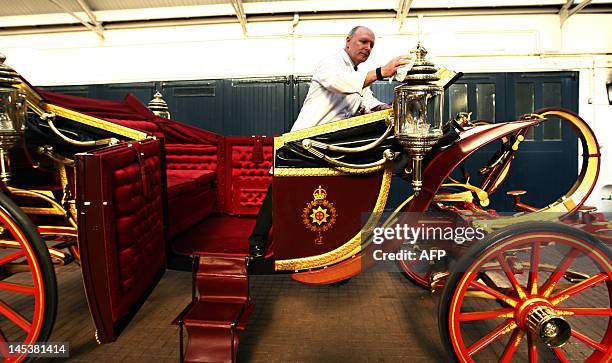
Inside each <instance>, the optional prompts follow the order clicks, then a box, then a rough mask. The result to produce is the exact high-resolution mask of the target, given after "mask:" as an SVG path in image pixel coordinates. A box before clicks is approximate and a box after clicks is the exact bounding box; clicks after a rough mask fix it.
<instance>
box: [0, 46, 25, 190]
mask: <svg viewBox="0 0 612 363" xmlns="http://www.w3.org/2000/svg"><path fill="white" fill-rule="evenodd" d="M5 60H6V57H5V56H4V55H2V54H0V180H1V181H2V182H3V183H5V184H6V183H8V182H9V181H10V180H11V171H10V158H9V152H10V150H11V149H12V148H13V147H14V146H15V145H16V144H17V143H18V142H19V141H20V140H21V137H22V136H23V133H24V132H25V121H26V97H25V93H24V92H23V91H22V90H21V89H20V88H18V85H19V84H20V83H21V80H20V79H19V74H17V72H15V70H14V69H13V68H11V67H9V66H7V65H6V64H4V61H5Z"/></svg>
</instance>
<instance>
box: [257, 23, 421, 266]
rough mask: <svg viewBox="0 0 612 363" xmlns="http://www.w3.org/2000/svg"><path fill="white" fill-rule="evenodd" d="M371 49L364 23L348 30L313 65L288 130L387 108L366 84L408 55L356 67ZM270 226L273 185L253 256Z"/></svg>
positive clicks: (259, 252) (405, 60) (391, 70)
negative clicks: (340, 43)
mask: <svg viewBox="0 0 612 363" xmlns="http://www.w3.org/2000/svg"><path fill="white" fill-rule="evenodd" d="M372 48H374V33H373V32H372V30H370V29H369V28H366V27H364V26H356V27H354V28H353V29H351V31H350V32H349V33H348V35H347V37H346V45H345V47H344V49H339V50H338V51H337V52H335V53H334V54H332V55H330V56H328V57H327V58H325V59H323V60H322V61H321V62H320V63H319V64H318V65H317V66H316V68H315V70H314V72H313V75H312V81H311V83H310V88H309V89H308V95H306V99H305V100H304V105H303V106H302V110H301V111H300V114H299V115H298V118H297V120H296V121H295V123H294V124H293V127H292V128H291V131H297V130H301V129H304V128H307V127H312V126H317V125H322V124H325V123H328V122H332V121H338V120H342V119H346V118H349V117H353V116H357V115H359V114H363V113H369V112H373V111H380V110H383V109H386V108H389V107H390V106H389V105H387V104H385V103H382V102H380V101H379V100H377V99H376V97H374V95H373V94H372V91H371V90H370V87H369V86H370V85H371V84H372V83H373V82H374V81H376V80H383V79H384V78H386V77H391V76H393V75H394V74H395V72H396V71H397V69H398V68H399V67H402V66H404V65H406V64H409V63H410V61H411V57H410V56H400V57H396V58H393V59H392V60H390V61H389V62H388V63H387V64H385V65H384V66H382V67H379V68H376V69H375V70H371V71H367V72H366V71H360V70H358V68H357V66H358V65H359V64H361V63H363V62H365V61H366V60H367V59H368V58H369V57H370V52H371V51H372ZM271 227H272V186H271V185H270V188H269V189H268V194H267V195H266V198H265V199H264V201H263V203H262V205H261V208H260V210H259V215H258V216H257V222H256V224H255V227H254V228H253V232H252V234H251V236H250V237H249V244H250V254H251V256H252V257H255V258H257V257H261V256H263V253H264V252H265V250H264V246H265V243H266V240H267V237H268V232H269V231H270V228H271Z"/></svg>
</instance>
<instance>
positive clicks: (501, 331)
mask: <svg viewBox="0 0 612 363" xmlns="http://www.w3.org/2000/svg"><path fill="white" fill-rule="evenodd" d="M516 327H517V325H516V323H515V322H514V320H513V319H507V320H506V321H505V322H503V323H502V324H501V325H500V326H498V327H497V328H495V330H493V331H491V332H490V333H489V334H487V335H485V336H484V337H482V338H481V339H480V340H479V341H477V342H476V343H474V345H472V346H471V347H469V348H468V352H467V353H468V355H469V356H470V357H471V356H473V355H474V354H476V353H478V352H479V351H481V350H482V348H484V347H486V346H487V345H489V344H491V343H493V342H494V341H495V340H497V339H498V338H499V337H501V336H504V335H506V334H508V333H509V332H511V331H512V330H514V329H516Z"/></svg>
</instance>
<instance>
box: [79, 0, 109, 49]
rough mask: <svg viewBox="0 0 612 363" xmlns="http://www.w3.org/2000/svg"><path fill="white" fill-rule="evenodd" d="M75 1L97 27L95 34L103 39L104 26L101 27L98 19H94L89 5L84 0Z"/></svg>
mask: <svg viewBox="0 0 612 363" xmlns="http://www.w3.org/2000/svg"><path fill="white" fill-rule="evenodd" d="M76 1H77V3H79V6H80V7H81V9H83V11H84V12H85V14H87V16H88V17H89V22H90V23H91V24H92V25H93V26H94V27H95V28H96V29H97V30H96V34H98V36H99V37H100V39H102V40H104V28H103V27H102V24H100V22H99V21H98V19H96V16H95V15H94V13H93V11H92V10H91V8H90V7H89V4H87V2H86V0H76Z"/></svg>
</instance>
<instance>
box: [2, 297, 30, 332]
mask: <svg viewBox="0 0 612 363" xmlns="http://www.w3.org/2000/svg"><path fill="white" fill-rule="evenodd" d="M0 313H1V314H3V315H4V316H6V317H7V318H9V319H10V320H11V321H12V322H13V323H15V324H16V325H17V326H19V327H20V328H21V329H23V330H25V331H30V326H31V324H30V322H29V321H28V320H27V319H26V318H24V317H23V315H21V314H19V313H18V312H16V311H15V310H13V308H11V307H10V306H8V305H7V304H6V303H5V302H4V301H1V300H0Z"/></svg>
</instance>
